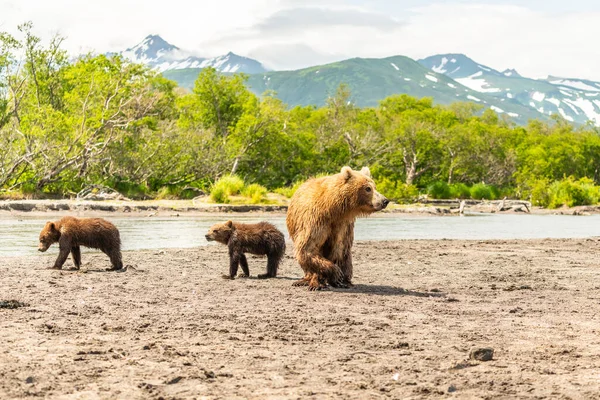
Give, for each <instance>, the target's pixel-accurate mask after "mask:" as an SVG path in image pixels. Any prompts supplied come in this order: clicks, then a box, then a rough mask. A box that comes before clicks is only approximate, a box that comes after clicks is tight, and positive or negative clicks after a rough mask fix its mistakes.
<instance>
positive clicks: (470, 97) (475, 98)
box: [467, 95, 481, 101]
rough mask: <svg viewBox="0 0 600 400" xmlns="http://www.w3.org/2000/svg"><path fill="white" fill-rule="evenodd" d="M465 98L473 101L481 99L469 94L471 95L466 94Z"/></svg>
mask: <svg viewBox="0 0 600 400" xmlns="http://www.w3.org/2000/svg"><path fill="white" fill-rule="evenodd" d="M467 99H469V100H474V101H481V99H478V98H477V97H475V96H471V95H468V96H467Z"/></svg>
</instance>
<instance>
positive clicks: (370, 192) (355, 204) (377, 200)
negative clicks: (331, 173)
mask: <svg viewBox="0 0 600 400" xmlns="http://www.w3.org/2000/svg"><path fill="white" fill-rule="evenodd" d="M340 178H341V179H342V184H343V188H344V189H345V190H344V193H345V196H347V197H349V198H348V200H349V202H350V204H351V206H350V207H351V208H352V210H353V211H355V212H356V213H357V214H371V213H374V212H376V211H381V210H383V209H384V208H386V207H387V205H388V204H389V202H390V201H389V200H388V199H387V198H386V197H385V196H384V195H382V194H381V193H379V192H378V191H377V190H376V189H375V182H374V181H373V178H371V171H370V170H369V168H368V167H364V168H363V169H361V170H360V171H353V170H352V168H350V167H343V168H342V171H341V172H340Z"/></svg>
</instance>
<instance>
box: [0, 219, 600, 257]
mask: <svg viewBox="0 0 600 400" xmlns="http://www.w3.org/2000/svg"><path fill="white" fill-rule="evenodd" d="M227 218H228V217H224V216H222V215H218V216H214V217H213V216H211V217H185V216H184V217H158V218H157V217H139V218H137V217H124V218H107V219H109V220H110V221H111V222H113V223H114V224H115V225H116V226H117V227H118V228H119V231H120V232H121V240H122V242H123V250H141V249H158V248H188V247H196V246H206V245H209V243H208V242H207V241H206V240H205V239H204V235H205V233H206V231H207V230H208V228H209V226H211V225H212V224H214V223H217V222H224V221H226V220H227ZM230 218H234V219H235V220H236V221H240V222H258V221H261V220H267V221H269V222H271V223H273V224H275V225H276V226H277V227H278V228H279V229H281V230H282V232H284V233H285V235H286V238H287V236H288V235H287V229H286V227H285V217H284V216H272V217H270V216H266V217H249V216H234V215H232V216H231V217H230ZM47 220H48V217H22V216H20V217H18V218H17V217H0V256H18V255H34V254H36V252H37V241H38V236H39V232H40V230H41V229H42V227H43V226H44V224H45V222H46V221H47ZM592 236H600V215H591V216H570V215H529V214H518V215H515V214H471V215H466V216H463V217H456V216H453V217H429V216H424V217H415V216H405V215H385V214H384V215H380V216H372V217H370V218H360V219H358V220H357V222H356V228H355V239H356V240H396V239H479V240H484V239H540V238H585V237H592ZM213 244H214V243H210V245H213ZM51 250H52V251H53V252H57V246H56V245H54V246H52V247H51Z"/></svg>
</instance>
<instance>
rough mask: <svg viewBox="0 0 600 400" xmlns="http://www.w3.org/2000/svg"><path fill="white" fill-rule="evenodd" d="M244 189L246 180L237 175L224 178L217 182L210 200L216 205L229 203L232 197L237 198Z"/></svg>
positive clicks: (211, 192)
mask: <svg viewBox="0 0 600 400" xmlns="http://www.w3.org/2000/svg"><path fill="white" fill-rule="evenodd" d="M243 188H244V180H243V179H242V178H240V177H239V176H237V175H228V176H224V177H222V178H221V179H219V180H218V181H216V182H215V184H214V185H213V187H212V189H211V191H210V199H211V200H212V201H213V202H215V203H222V204H225V203H229V201H230V199H229V197H230V196H235V195H237V194H239V193H240V192H241V190H242V189H243Z"/></svg>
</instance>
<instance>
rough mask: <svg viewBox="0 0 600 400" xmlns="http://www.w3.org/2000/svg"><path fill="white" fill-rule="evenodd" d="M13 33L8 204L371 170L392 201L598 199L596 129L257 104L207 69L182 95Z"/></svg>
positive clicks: (339, 100)
mask: <svg viewBox="0 0 600 400" xmlns="http://www.w3.org/2000/svg"><path fill="white" fill-rule="evenodd" d="M19 30H20V35H19V38H16V37H14V36H12V35H9V34H7V33H0V189H1V191H0V194H2V193H4V194H5V196H6V195H8V194H11V193H12V194H14V193H17V194H20V195H28V196H53V195H56V196H69V195H72V194H73V193H76V192H78V191H79V190H81V189H82V188H83V187H86V186H87V185H90V184H103V185H105V186H109V187H112V188H114V189H116V190H118V191H120V192H122V193H124V194H126V195H128V196H133V197H153V196H156V195H157V194H158V193H169V194H171V195H173V196H186V193H187V192H186V190H187V191H189V189H190V188H197V189H202V190H209V189H210V188H211V186H212V185H213V184H214V183H215V182H216V181H217V180H218V179H219V178H222V177H225V176H229V175H237V176H239V177H241V178H243V180H244V181H246V182H248V183H252V184H259V185H262V186H264V187H266V188H267V189H269V190H275V189H277V188H284V187H291V186H293V185H294V184H295V183H297V182H298V181H301V180H304V179H306V178H308V177H310V176H315V175H318V174H323V173H333V172H337V171H339V169H340V168H341V166H343V165H349V166H351V167H354V168H360V167H362V166H365V165H368V166H370V167H371V171H372V173H373V175H374V178H375V180H376V181H377V183H378V188H380V189H381V191H382V192H384V193H385V194H387V195H388V196H390V197H392V198H395V199H397V200H401V199H412V198H415V197H417V196H418V195H419V194H423V193H428V194H429V195H430V196H433V197H436V196H437V197H444V196H453V197H469V196H470V197H477V196H480V195H481V196H483V197H500V196H502V197H503V196H509V197H515V198H521V199H531V200H533V201H534V203H536V204H540V205H545V206H558V205H560V204H569V205H573V204H588V203H595V202H597V201H598V184H599V183H600V182H599V181H600V175H599V167H600V136H599V131H598V128H596V127H594V126H593V125H591V124H590V125H587V126H575V125H573V124H570V123H568V122H567V121H566V120H564V119H562V118H561V117H560V116H552V118H551V120H549V121H541V120H532V121H530V122H529V123H528V125H527V126H518V125H516V124H515V123H514V122H512V121H511V120H510V119H509V118H508V117H506V116H505V115H502V114H500V115H499V114H497V113H495V112H494V111H492V110H489V109H486V110H482V108H481V106H479V105H476V104H473V103H461V102H457V103H454V104H451V105H449V106H442V105H435V104H434V103H433V100H432V99H430V98H423V99H416V98H413V97H410V96H407V95H396V96H391V97H388V98H386V99H384V100H382V101H381V102H380V104H379V105H378V106H377V107H372V108H359V107H356V106H355V105H354V103H353V101H352V94H351V93H350V91H349V90H348V88H347V87H346V86H344V85H342V86H340V87H339V88H338V90H337V92H336V93H332V94H331V96H330V98H329V99H328V101H327V103H326V105H325V106H324V107H314V106H297V107H288V106H287V105H286V104H283V103H282V102H281V101H280V100H278V99H277V97H276V94H275V93H269V92H267V93H265V94H264V95H262V96H260V97H259V96H256V95H254V94H253V93H252V92H251V91H249V90H248V88H247V87H246V85H245V82H246V76H245V75H243V74H235V75H225V74H221V73H219V72H217V71H216V70H214V69H212V68H207V69H204V70H202V72H201V73H200V74H199V76H198V79H197V80H196V82H195V86H194V88H193V90H192V91H191V92H187V91H184V90H183V89H181V88H179V87H177V86H176V84H175V83H174V82H172V81H169V80H167V79H165V78H164V77H163V76H161V75H160V74H159V73H157V72H155V71H152V70H150V69H149V68H147V67H145V66H143V65H139V64H133V63H130V62H127V61H126V60H124V59H123V58H121V57H120V56H117V55H115V56H106V55H92V54H89V55H85V56H81V57H79V58H77V59H76V60H72V59H70V58H69V56H68V54H67V53H66V52H65V51H64V50H63V49H62V47H61V46H62V38H60V37H55V38H54V39H53V40H51V41H50V43H48V44H45V45H44V44H43V43H42V42H41V40H40V39H39V38H38V37H36V36H35V35H34V34H33V33H32V26H31V24H23V25H22V26H20V27H19ZM474 187H479V188H482V187H485V188H487V189H489V190H487V191H484V192H485V193H484V192H477V191H475V192H476V193H472V192H473V190H471V189H473V188H474ZM189 193H192V194H193V191H191V192H189ZM482 193H483V194H482ZM192 194H190V195H192Z"/></svg>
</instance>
